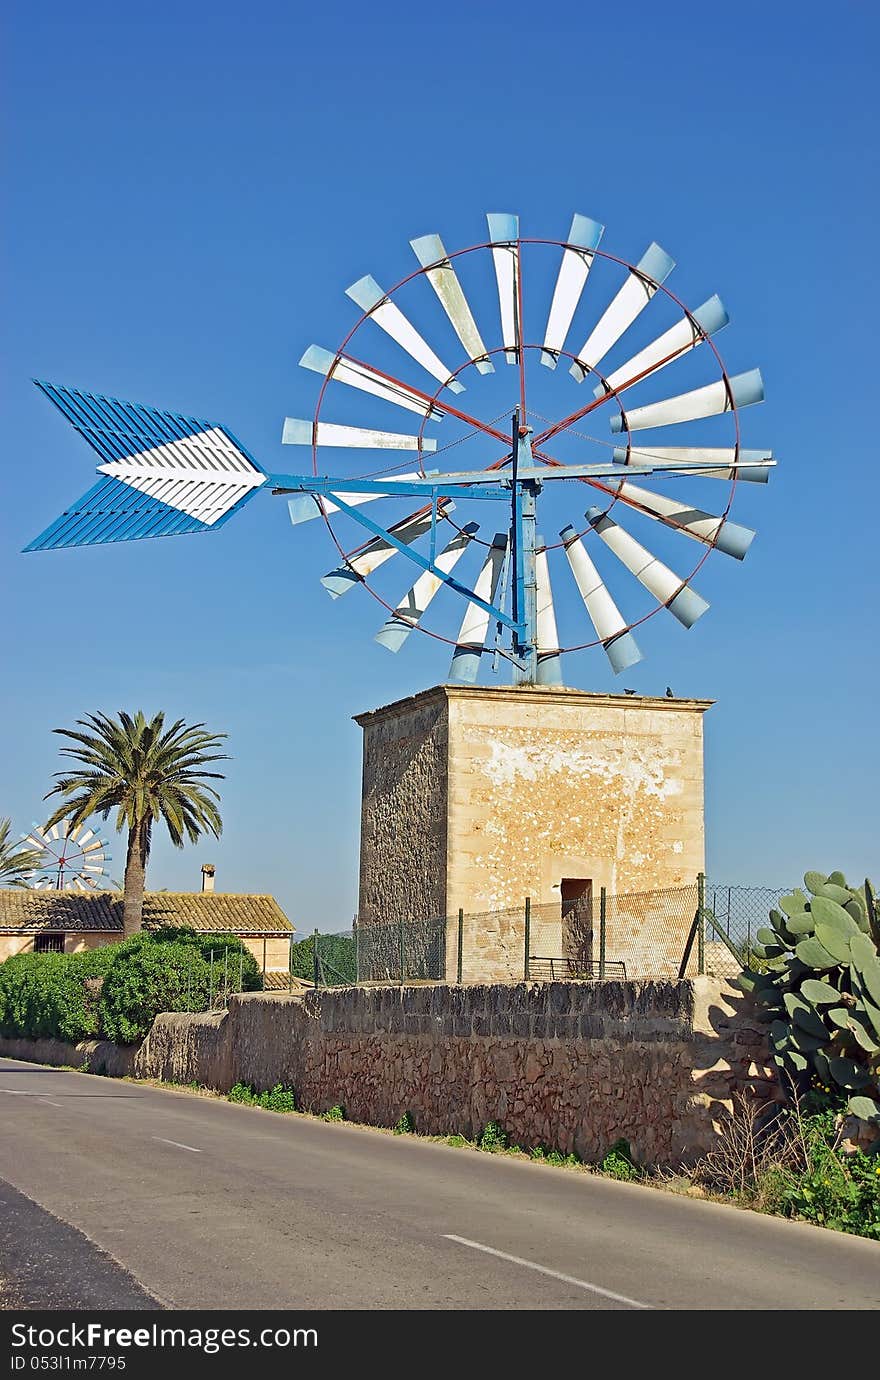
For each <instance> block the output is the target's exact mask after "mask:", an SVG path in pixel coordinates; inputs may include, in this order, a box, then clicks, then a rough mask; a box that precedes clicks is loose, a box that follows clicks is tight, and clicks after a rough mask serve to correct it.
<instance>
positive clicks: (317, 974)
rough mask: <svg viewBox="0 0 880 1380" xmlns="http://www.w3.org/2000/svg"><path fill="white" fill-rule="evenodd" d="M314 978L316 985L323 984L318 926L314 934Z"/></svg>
mask: <svg viewBox="0 0 880 1380" xmlns="http://www.w3.org/2000/svg"><path fill="white" fill-rule="evenodd" d="M312 980H313V982H314V984H315V986H316V987H320V986H321V961H320V959H319V957H318V927H317V925H316V926H315V933H314V935H313V936H312Z"/></svg>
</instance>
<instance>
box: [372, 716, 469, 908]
mask: <svg viewBox="0 0 880 1380" xmlns="http://www.w3.org/2000/svg"><path fill="white" fill-rule="evenodd" d="M370 718H371V730H370V732H369V733H365V734H364V754H363V788H362V799H361V862H360V900H359V908H358V923H359V924H363V925H369V924H389V923H393V922H396V921H398V920H401V919H403V920H429V919H433V918H435V917H436V916H439V915H445V913H446V814H447V790H446V773H447V758H448V722H447V713H446V702H445V700H444V698H443V697H442V696H439V697H437V696H434V697H430V696H429V697H428V698H426V697H425V696H421V695H419V696H416V697H415V698H414V699H411V700H404V701H402V702H401V703H400V704H398V705H395V706H394V712H390V713H383V711H377V713H376V714H375V715H372V716H370ZM359 722H360V720H359Z"/></svg>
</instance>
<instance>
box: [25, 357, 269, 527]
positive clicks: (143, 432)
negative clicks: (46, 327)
mask: <svg viewBox="0 0 880 1380" xmlns="http://www.w3.org/2000/svg"><path fill="white" fill-rule="evenodd" d="M37 387H38V388H40V389H41V390H42V391H43V393H45V395H46V397H47V398H48V399H49V400H50V402H52V403H54V404H55V406H56V407H57V408H58V410H59V411H60V412H61V413H63V415H64V416H65V417H66V418H67V420H68V421H69V422H70V423H71V424H72V425H73V426H74V427H75V429H76V430H77V431H78V432H79V433H80V435H81V436H82V437H83V438H84V439H85V440H86V441H87V442H88V443H89V445H90V446H91V447H92V449H93V450H94V451H95V452H96V453H97V455H98V456H99V458H100V461H101V463H100V464H99V466H98V472H99V474H100V475H101V478H100V479H99V481H98V483H97V484H95V485H93V487H92V488H91V489H89V491H88V492H87V493H85V494H83V496H82V498H79V499H77V500H76V502H74V503H72V504H71V505H70V507H69V508H66V509H65V511H64V512H63V513H62V514H61V516H60V517H59V518H56V520H55V521H54V522H53V523H51V524H50V525H49V526H48V527H47V528H46V530H45V531H44V532H41V533H40V535H39V536H38V537H35V538H34V540H33V541H32V542H29V543H28V545H27V546H26V547H25V548H24V549H25V551H49V550H52V549H54V548H56V547H61V546H89V545H95V544H97V543H100V542H112V541H136V540H138V539H139V538H141V537H170V536H178V535H181V534H183V533H186V532H210V531H211V530H212V529H213V528H215V527H219V526H221V525H222V524H223V523H224V522H226V521H227V519H228V518H230V517H231V516H232V514H233V513H234V512H236V510H237V509H238V508H240V507H242V506H243V504H245V503H247V502H248V500H249V499H251V498H253V496H254V494H255V493H256V492H257V490H258V489H260V488H262V486H263V485H264V484H265V483H266V482H267V480H268V475H267V474H266V472H265V471H264V470H263V469H262V467H261V466H260V465H258V464H257V462H256V460H255V459H254V458H253V456H252V455H250V454H249V453H248V452H247V451H246V450H245V449H244V447H243V446H242V445H241V443H240V442H239V441H238V440H237V439H236V438H235V436H233V434H232V432H231V431H229V430H228V429H227V428H226V427H224V426H221V425H219V424H218V423H215V422H207V421H201V420H199V419H197V418H195V417H182V416H179V415H178V414H177V413H175V412H160V411H159V410H158V409H156V408H152V407H142V406H140V405H139V404H137V403H129V402H121V401H120V400H119V399H117V398H105V397H101V396H99V395H96V394H92V393H81V392H78V391H76V390H75V389H72V388H59V387H56V386H55V385H54V384H51V383H41V382H39V381H37Z"/></svg>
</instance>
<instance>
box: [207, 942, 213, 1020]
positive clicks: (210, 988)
mask: <svg viewBox="0 0 880 1380" xmlns="http://www.w3.org/2000/svg"><path fill="white" fill-rule="evenodd" d="M213 1005H214V950H213V949H212V950H211V975H210V979H209V982H208V1010H209V1011H210V1010H211V1008H212V1006H213Z"/></svg>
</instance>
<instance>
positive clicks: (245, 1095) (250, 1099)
mask: <svg viewBox="0 0 880 1380" xmlns="http://www.w3.org/2000/svg"><path fill="white" fill-rule="evenodd" d="M226 1100H227V1102H241V1103H243V1104H244V1105H245V1106H246V1107H262V1108H263V1109H264V1111H267V1112H295V1111H296V1098H295V1096H294V1092H293V1088H286V1087H285V1086H284V1084H283V1083H276V1084H275V1086H274V1088H268V1089H266V1090H265V1091H264V1092H261V1093H258V1092H255V1091H254V1089H253V1088H252V1087H251V1085H250V1083H236V1084H235V1085H234V1086H233V1087H232V1088H230V1090H229V1092H228V1093H227V1094H226Z"/></svg>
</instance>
